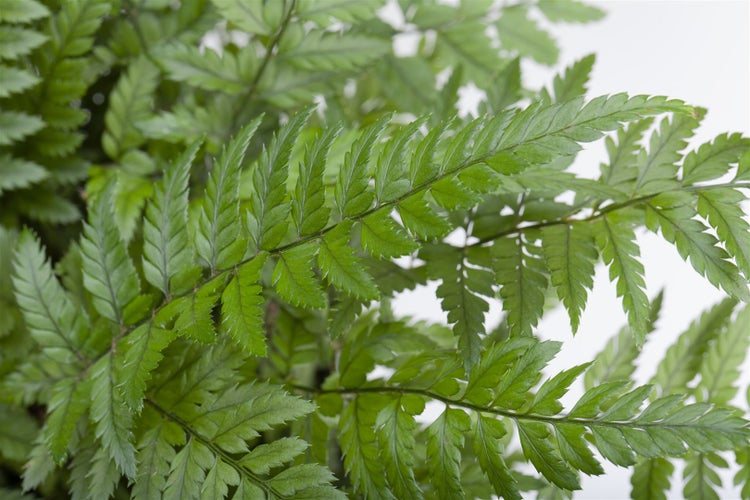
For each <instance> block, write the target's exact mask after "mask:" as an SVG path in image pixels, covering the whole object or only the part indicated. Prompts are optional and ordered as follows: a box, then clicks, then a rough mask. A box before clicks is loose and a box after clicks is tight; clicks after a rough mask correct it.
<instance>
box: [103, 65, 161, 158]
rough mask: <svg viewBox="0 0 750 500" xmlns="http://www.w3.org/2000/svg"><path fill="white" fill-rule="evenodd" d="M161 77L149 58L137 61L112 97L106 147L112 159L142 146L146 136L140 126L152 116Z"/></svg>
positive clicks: (105, 139)
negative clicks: (155, 92) (154, 95)
mask: <svg viewBox="0 0 750 500" xmlns="http://www.w3.org/2000/svg"><path fill="white" fill-rule="evenodd" d="M159 76H160V75H159V69H158V68H157V67H156V66H154V64H153V63H152V62H150V61H149V60H148V59H146V58H145V57H142V58H139V59H136V60H135V61H133V62H132V63H130V64H129V65H128V71H127V73H125V74H123V75H122V76H121V77H120V79H119V80H118V82H117V85H115V88H114V89H113V90H112V92H111V93H110V94H109V98H108V103H109V107H108V108H107V112H106V114H105V115H104V123H105V125H106V130H105V131H104V134H103V135H102V148H103V149H104V152H105V153H107V155H109V157H110V158H113V159H118V158H120V157H121V156H122V154H123V153H125V152H126V151H128V150H130V149H133V148H136V147H138V146H140V145H141V144H142V142H143V136H142V135H141V133H140V131H139V130H138V129H137V128H136V123H137V122H138V121H139V120H141V119H143V118H146V117H148V116H149V115H150V114H151V100H152V95H153V93H154V91H155V90H156V87H157V85H158V83H159Z"/></svg>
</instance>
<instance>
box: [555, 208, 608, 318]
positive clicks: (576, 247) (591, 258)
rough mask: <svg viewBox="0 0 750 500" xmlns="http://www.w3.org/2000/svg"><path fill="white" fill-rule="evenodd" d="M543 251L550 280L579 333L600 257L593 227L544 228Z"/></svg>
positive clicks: (564, 225) (567, 225) (585, 225)
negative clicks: (592, 231) (595, 265)
mask: <svg viewBox="0 0 750 500" xmlns="http://www.w3.org/2000/svg"><path fill="white" fill-rule="evenodd" d="M542 248H543V250H544V259H545V262H546V263H547V268H548V269H549V272H550V281H551V282H552V285H553V286H554V287H555V289H556V290H557V297H558V298H559V299H560V300H561V301H562V303H563V304H564V305H565V308H566V309H567V310H568V314H569V315H570V325H571V328H572V329H573V333H575V332H576V330H578V325H579V323H580V318H581V313H582V312H583V309H584V307H586V299H587V296H588V290H591V288H593V286H594V279H593V278H594V264H595V263H596V260H597V258H598V256H599V254H598V252H597V249H596V246H595V244H594V238H593V236H592V233H591V228H590V225H589V224H587V223H577V224H563V225H556V226H549V227H546V228H543V229H542Z"/></svg>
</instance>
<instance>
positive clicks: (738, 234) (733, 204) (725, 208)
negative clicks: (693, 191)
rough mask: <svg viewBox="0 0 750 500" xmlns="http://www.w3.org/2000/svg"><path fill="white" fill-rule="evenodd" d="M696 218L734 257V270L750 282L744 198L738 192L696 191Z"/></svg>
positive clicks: (749, 227)
mask: <svg viewBox="0 0 750 500" xmlns="http://www.w3.org/2000/svg"><path fill="white" fill-rule="evenodd" d="M697 196H698V214H700V216H701V217H703V218H704V219H706V220H707V221H708V223H709V224H710V225H711V227H713V228H714V229H716V234H717V235H718V237H719V240H720V241H721V242H723V243H724V246H725V248H726V250H727V252H728V253H729V254H730V255H731V256H732V257H734V259H735V261H736V262H737V267H738V268H739V269H740V270H741V271H742V273H743V274H744V275H745V278H750V224H748V222H747V220H745V213H744V211H743V208H742V203H743V202H744V201H745V195H743V194H742V193H741V192H740V191H738V190H737V189H728V188H727V189H706V190H701V191H698V193H697Z"/></svg>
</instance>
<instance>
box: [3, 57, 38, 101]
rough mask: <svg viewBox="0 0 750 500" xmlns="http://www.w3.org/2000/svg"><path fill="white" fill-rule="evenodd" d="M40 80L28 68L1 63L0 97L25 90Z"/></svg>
mask: <svg viewBox="0 0 750 500" xmlns="http://www.w3.org/2000/svg"><path fill="white" fill-rule="evenodd" d="M40 81H41V80H40V79H39V77H38V76H35V75H32V74H31V73H29V72H28V71H26V70H22V69H18V68H14V67H10V66H5V65H3V64H0V98H2V97H8V96H9V95H11V94H17V93H19V92H23V91H24V90H26V89H28V88H31V87H33V86H34V85H36V84H37V83H39V82H40Z"/></svg>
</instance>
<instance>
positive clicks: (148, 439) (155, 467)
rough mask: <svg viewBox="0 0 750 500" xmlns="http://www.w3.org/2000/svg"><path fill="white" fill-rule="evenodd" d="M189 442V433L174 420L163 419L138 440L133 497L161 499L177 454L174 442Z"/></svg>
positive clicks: (179, 443) (176, 443)
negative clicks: (187, 436) (186, 438)
mask: <svg viewBox="0 0 750 500" xmlns="http://www.w3.org/2000/svg"><path fill="white" fill-rule="evenodd" d="M184 443H185V432H184V431H183V430H182V429H181V428H180V427H179V426H178V425H177V424H175V423H174V422H169V421H166V420H160V421H159V423H158V424H156V425H155V426H153V427H151V428H150V429H148V430H147V431H146V432H145V433H144V434H143V436H142V437H141V439H140V440H139V442H138V454H137V456H136V458H137V460H138V463H137V466H136V478H135V483H134V484H133V497H135V498H146V499H160V498H161V494H162V492H163V491H164V487H165V486H166V480H167V475H168V474H169V470H170V464H171V463H173V462H174V458H175V455H176V454H177V453H176V452H175V450H174V448H173V446H174V445H182V444H184Z"/></svg>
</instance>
